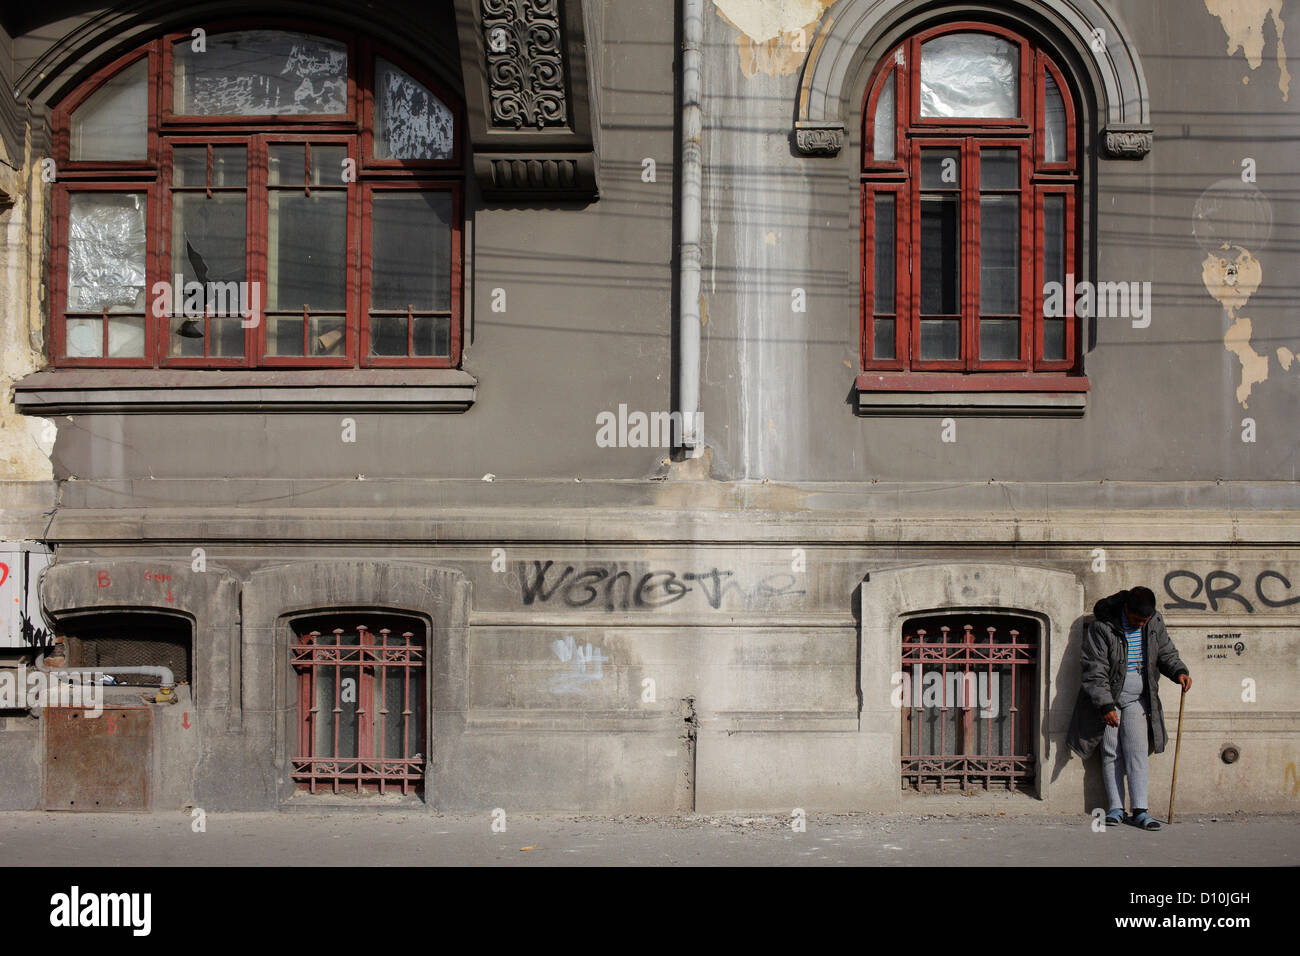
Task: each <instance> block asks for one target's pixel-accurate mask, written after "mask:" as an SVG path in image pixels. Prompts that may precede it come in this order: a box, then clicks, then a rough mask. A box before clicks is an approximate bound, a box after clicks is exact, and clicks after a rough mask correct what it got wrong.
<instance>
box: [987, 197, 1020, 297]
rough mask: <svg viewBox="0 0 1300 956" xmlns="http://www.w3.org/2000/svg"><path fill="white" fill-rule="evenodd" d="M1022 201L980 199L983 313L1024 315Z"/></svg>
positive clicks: (993, 198)
mask: <svg viewBox="0 0 1300 956" xmlns="http://www.w3.org/2000/svg"><path fill="white" fill-rule="evenodd" d="M1019 220H1020V198H1019V197H1018V196H982V197H981V198H980V313H981V314H982V315H1016V314H1018V313H1019V312H1020V228H1019Z"/></svg>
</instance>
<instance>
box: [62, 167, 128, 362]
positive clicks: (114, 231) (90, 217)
mask: <svg viewBox="0 0 1300 956" xmlns="http://www.w3.org/2000/svg"><path fill="white" fill-rule="evenodd" d="M144 220H145V197H144V196H142V195H140V194H139V193H101V192H95V193H90V192H77V193H72V194H71V195H70V196H69V198H68V311H70V312H100V311H102V310H104V309H107V310H108V311H109V312H143V311H144V305H145V303H144V297H145V274H144V263H145V251H144V250H145V246H144ZM98 348H101V349H102V346H98ZM69 354H71V353H69ZM96 354H98V353H96Z"/></svg>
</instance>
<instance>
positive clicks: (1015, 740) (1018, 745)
mask: <svg viewBox="0 0 1300 956" xmlns="http://www.w3.org/2000/svg"><path fill="white" fill-rule="evenodd" d="M1038 635H1039V630H1038V623H1037V622H1036V621H1034V620H1033V619H1032V618H1025V617H1013V616H1009V615H995V614H976V613H971V614H955V615H945V616H935V617H924V618H916V619H914V620H911V621H908V622H907V623H906V624H905V625H904V626H903V643H902V674H903V678H904V680H903V686H902V691H903V700H902V708H901V726H900V732H901V740H900V744H901V746H900V753H901V754H902V768H901V770H902V784H903V789H905V790H908V789H911V790H919V791H923V792H935V791H940V792H945V791H947V790H957V789H959V790H963V791H966V790H971V789H975V788H978V789H982V790H1023V789H1025V787H1026V786H1027V785H1029V784H1031V783H1032V782H1033V780H1034V770H1035V754H1036V752H1037V747H1038V735H1037V734H1036V733H1035V730H1034V728H1035V714H1036V712H1037V701H1038V693H1037V686H1038V685H1037V680H1038V652H1039V639H1038Z"/></svg>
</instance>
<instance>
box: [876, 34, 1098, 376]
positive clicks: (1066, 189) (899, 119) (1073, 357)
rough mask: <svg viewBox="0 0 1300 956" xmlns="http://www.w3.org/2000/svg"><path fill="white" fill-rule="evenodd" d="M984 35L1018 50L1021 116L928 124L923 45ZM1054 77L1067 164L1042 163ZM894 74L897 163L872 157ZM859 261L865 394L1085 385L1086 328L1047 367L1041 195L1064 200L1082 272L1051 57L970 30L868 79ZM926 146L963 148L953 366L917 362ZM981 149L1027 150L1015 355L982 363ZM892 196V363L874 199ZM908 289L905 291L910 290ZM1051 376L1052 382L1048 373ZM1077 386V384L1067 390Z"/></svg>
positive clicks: (1076, 183) (1075, 128)
mask: <svg viewBox="0 0 1300 956" xmlns="http://www.w3.org/2000/svg"><path fill="white" fill-rule="evenodd" d="M972 32H973V33H986V34H991V35H994V36H997V37H999V38H1002V39H1005V40H1007V41H1009V42H1011V43H1013V44H1015V47H1016V49H1017V50H1018V51H1019V65H1018V71H1017V72H1018V77H1019V95H1018V105H1019V116H1017V117H1011V118H1002V119H971V118H954V117H922V116H921V115H920V85H921V84H920V64H921V47H922V45H923V44H924V43H926V42H927V41H929V40H932V39H934V38H935V37H938V36H942V35H945V34H949V33H972ZM1049 72H1050V74H1051V76H1052V77H1053V79H1054V80H1055V82H1056V84H1057V88H1058V89H1059V90H1060V92H1061V96H1062V100H1063V101H1064V103H1065V109H1066V116H1065V118H1066V143H1067V161H1066V162H1063V163H1061V162H1058V163H1047V162H1045V161H1044V148H1045V147H1044V143H1045V121H1046V118H1045V85H1046V77H1047V75H1048V74H1049ZM890 75H892V76H893V77H894V95H895V97H896V105H895V133H894V137H895V155H894V160H893V161H892V162H890V161H883V160H876V159H875V111H876V109H877V108H878V104H879V100H880V96H881V93H882V90H883V88H884V85H885V81H886V79H887V78H888V77H889V76H890ZM862 124H863V126H862V130H863V135H862V138H861V142H862V151H863V152H862V167H861V169H862V172H861V181H862V199H861V204H862V262H861V290H862V295H861V303H862V308H861V324H860V342H861V349H860V351H861V364H862V369H863V371H864V372H883V373H893V374H883V375H881V374H873V375H871V376H869V377H868V376H863V377H862V378H861V379H860V380H859V383H860V386H859V387H869V388H875V389H884V390H890V389H900V388H901V389H911V388H927V389H935V390H966V389H972V390H979V389H1001V388H1016V389H1023V388H1035V389H1038V388H1042V389H1049V390H1050V389H1056V388H1065V389H1070V388H1075V387H1079V386H1078V385H1077V383H1079V382H1082V381H1083V377H1082V376H1081V375H1080V374H1078V369H1079V362H1078V358H1079V354H1080V349H1079V334H1080V330H1079V325H1078V322H1077V321H1074V322H1073V323H1072V324H1071V325H1068V326H1067V329H1066V336H1065V340H1066V354H1065V358H1064V359H1063V360H1047V359H1044V358H1043V346H1044V336H1045V329H1044V326H1043V314H1042V313H1043V281H1044V231H1043V229H1044V221H1043V219H1044V217H1043V205H1044V201H1043V197H1044V196H1046V195H1051V194H1062V195H1064V196H1065V197H1066V199H1065V223H1064V229H1065V247H1066V249H1065V263H1066V270H1065V271H1066V272H1073V273H1074V274H1075V275H1076V276H1077V275H1078V274H1079V268H1078V262H1079V240H1078V230H1079V217H1078V209H1079V202H1080V198H1079V188H1080V168H1079V167H1080V153H1079V149H1078V146H1077V143H1078V137H1079V125H1078V120H1077V111H1076V108H1075V105H1074V101H1073V94H1072V88H1071V86H1070V85H1069V84H1067V83H1066V81H1065V76H1064V74H1063V73H1062V71H1061V70H1060V69H1059V68H1058V67H1057V66H1056V64H1055V63H1054V62H1053V61H1052V60H1051V58H1050V56H1049V55H1048V53H1047V52H1046V51H1045V50H1043V49H1041V48H1039V47H1038V46H1036V45H1035V43H1034V42H1032V41H1031V40H1029V39H1028V38H1026V37H1024V36H1022V35H1020V34H1017V33H1015V32H1013V31H1011V30H1008V29H1005V28H1003V27H1000V26H996V25H993V24H989V23H982V22H974V21H962V22H956V23H949V24H944V25H942V26H939V27H933V28H930V29H927V30H923V31H920V32H918V33H916V34H914V35H913V36H911V37H908V38H907V39H905V40H904V41H902V42H901V43H900V44H899V45H897V46H896V47H893V48H891V49H890V50H889V51H888V52H887V53H886V54H885V56H884V57H882V58H881V61H880V63H878V64H877V66H876V68H875V69H874V70H873V71H872V74H871V77H870V80H869V83H868V87H867V92H866V95H865V97H864V110H863V116H862ZM927 147H947V148H951V149H957V150H959V151H960V155H961V184H960V189H959V196H960V199H959V210H960V213H959V214H960V225H959V246H960V248H959V255H958V261H959V269H960V277H959V279H960V284H961V285H960V296H959V303H960V307H961V326H960V328H961V346H960V350H959V353H958V355H959V357H958V358H957V359H922V358H921V356H920V329H921V325H920V323H921V316H920V282H921V276H920V268H919V266H920V261H919V257H920V228H921V216H920V202H921V199H920V197H921V192H922V190H921V188H920V157H921V150H922V149H923V148H927ZM981 148H1015V149H1017V150H1019V153H1020V175H1019V179H1018V182H1019V186H1018V193H1019V196H1020V204H1019V236H1020V255H1019V258H1020V263H1021V268H1020V273H1019V275H1020V278H1019V289H1018V301H1019V303H1020V312H1019V319H1020V323H1021V325H1020V335H1019V358H1017V359H1014V360H1005V359H999V360H995V359H981V358H979V355H978V349H979V332H980V327H979V321H980V312H979V309H980V301H979V299H980V282H979V279H980V275H979V268H980V266H979V238H980V237H979V229H980V195H981V189H980V180H979V150H980V149H981ZM882 192H889V193H892V194H894V195H895V196H896V208H897V210H898V213H897V215H898V219H897V220H896V223H895V256H894V258H895V269H896V278H895V290H896V291H895V296H896V309H897V312H896V321H895V324H894V330H895V343H894V350H893V354H892V357H890V358H874V357H873V356H874V351H875V343H874V332H875V328H874V326H875V322H874V319H875V317H876V316H875V298H874V290H873V288H872V287H873V285H874V281H875V280H874V266H875V253H876V244H875V236H874V232H875V228H874V222H875V217H874V197H875V196H877V195H879V194H881V193H882ZM905 290H906V291H905ZM1008 317H1009V316H1008ZM1040 373H1050V374H1040ZM1071 383H1076V384H1071Z"/></svg>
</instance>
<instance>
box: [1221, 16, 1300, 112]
mask: <svg viewBox="0 0 1300 956" xmlns="http://www.w3.org/2000/svg"><path fill="white" fill-rule="evenodd" d="M1284 2H1285V0H1205V9H1207V10H1208V11H1210V13H1211V14H1212V15H1214V16H1216V17H1218V18H1219V23H1220V24H1222V25H1223V32H1224V33H1226V34H1227V35H1228V56H1233V55H1234V54H1235V53H1236V52H1237V51H1238V50H1241V52H1242V53H1243V54H1245V57H1246V64H1247V65H1248V66H1249V67H1250V68H1251V69H1252V70H1257V69H1259V66H1260V64H1261V63H1263V62H1264V24H1265V23H1266V22H1267V20H1268V18H1269V17H1272V18H1273V28H1274V29H1275V30H1277V67H1278V72H1279V76H1278V81H1277V87H1278V89H1279V90H1281V91H1282V99H1283V100H1287V99H1288V98H1289V97H1290V94H1291V74H1290V72H1288V70H1287V65H1286V43H1285V42H1284V41H1283V36H1284V34H1285V33H1286V25H1285V24H1284V23H1283V22H1282V4H1283V3H1284ZM1243 82H1249V78H1248V77H1247V78H1246V79H1244V80H1243Z"/></svg>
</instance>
